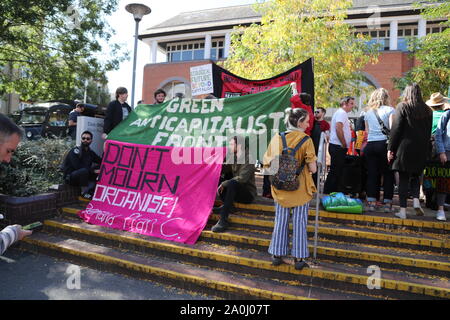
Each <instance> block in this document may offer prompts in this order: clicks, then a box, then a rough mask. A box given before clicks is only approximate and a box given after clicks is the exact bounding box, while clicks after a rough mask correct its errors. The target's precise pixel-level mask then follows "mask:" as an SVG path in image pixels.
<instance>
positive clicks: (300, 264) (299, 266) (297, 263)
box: [294, 259, 309, 270]
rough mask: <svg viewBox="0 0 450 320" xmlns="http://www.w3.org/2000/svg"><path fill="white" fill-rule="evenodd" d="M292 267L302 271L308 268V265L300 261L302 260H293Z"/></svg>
mask: <svg viewBox="0 0 450 320" xmlns="http://www.w3.org/2000/svg"><path fill="white" fill-rule="evenodd" d="M294 267H295V270H302V269H303V268H305V267H306V268H308V267H309V265H308V264H307V263H306V262H305V261H304V260H303V259H302V260H297V259H294Z"/></svg>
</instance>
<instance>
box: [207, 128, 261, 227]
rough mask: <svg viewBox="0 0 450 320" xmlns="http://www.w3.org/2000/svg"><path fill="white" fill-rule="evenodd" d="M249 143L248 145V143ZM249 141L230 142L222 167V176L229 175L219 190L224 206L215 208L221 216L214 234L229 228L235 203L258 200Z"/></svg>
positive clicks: (231, 140)
mask: <svg viewBox="0 0 450 320" xmlns="http://www.w3.org/2000/svg"><path fill="white" fill-rule="evenodd" d="M246 141H247V143H246ZM246 144H247V145H248V139H247V138H246V137H245V138H244V137H238V136H234V137H232V138H231V139H230V140H229V145H228V150H227V158H226V163H225V164H224V165H223V166H222V174H227V173H228V174H229V176H228V177H227V178H228V179H227V178H226V179H223V180H224V181H222V182H221V183H220V185H219V188H218V189H217V193H218V195H219V197H220V198H221V199H222V201H223V205H222V206H221V207H218V208H214V209H213V212H215V213H219V214H220V219H219V221H218V222H217V224H215V225H214V226H213V227H212V229H211V231H212V232H223V231H225V230H226V229H227V228H228V227H229V222H228V216H229V214H230V213H232V212H233V211H234V207H233V202H234V201H236V202H240V203H251V202H253V201H254V200H255V198H256V183H255V165H254V164H253V163H251V162H250V161H249V155H248V148H246Z"/></svg>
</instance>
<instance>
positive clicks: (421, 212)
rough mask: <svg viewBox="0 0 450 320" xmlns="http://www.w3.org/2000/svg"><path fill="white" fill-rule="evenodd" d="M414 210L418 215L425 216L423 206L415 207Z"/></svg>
mask: <svg viewBox="0 0 450 320" xmlns="http://www.w3.org/2000/svg"><path fill="white" fill-rule="evenodd" d="M414 211H415V212H416V216H419V217H421V216H423V215H424V214H425V212H423V209H422V208H421V207H415V208H414Z"/></svg>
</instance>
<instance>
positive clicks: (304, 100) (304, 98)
mask: <svg viewBox="0 0 450 320" xmlns="http://www.w3.org/2000/svg"><path fill="white" fill-rule="evenodd" d="M291 87H292V98H291V104H292V108H293V109H295V108H301V109H304V110H306V111H307V112H308V115H309V120H308V121H309V126H308V128H306V130H305V133H306V134H307V135H308V136H311V131H312V129H313V127H314V114H313V109H312V107H311V102H312V99H311V95H310V94H308V93H305V92H302V93H300V94H298V91H297V83H295V82H292V83H291Z"/></svg>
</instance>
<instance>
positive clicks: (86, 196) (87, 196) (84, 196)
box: [82, 192, 92, 200]
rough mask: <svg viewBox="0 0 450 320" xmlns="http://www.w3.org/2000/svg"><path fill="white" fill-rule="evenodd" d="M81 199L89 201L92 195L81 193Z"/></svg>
mask: <svg viewBox="0 0 450 320" xmlns="http://www.w3.org/2000/svg"><path fill="white" fill-rule="evenodd" d="M82 197H83V198H85V199H89V200H91V199H92V194H90V193H89V192H85V193H83V195H82Z"/></svg>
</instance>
